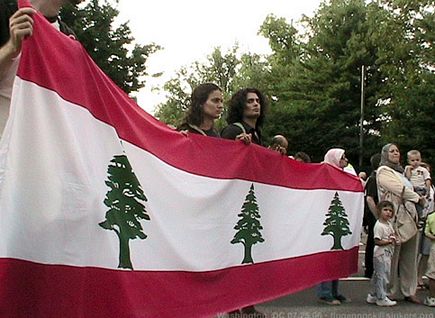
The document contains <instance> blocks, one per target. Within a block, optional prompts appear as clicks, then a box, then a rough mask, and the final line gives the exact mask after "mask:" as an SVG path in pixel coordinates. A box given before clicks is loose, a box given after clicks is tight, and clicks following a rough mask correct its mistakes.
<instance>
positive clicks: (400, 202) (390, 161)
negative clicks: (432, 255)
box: [376, 143, 425, 304]
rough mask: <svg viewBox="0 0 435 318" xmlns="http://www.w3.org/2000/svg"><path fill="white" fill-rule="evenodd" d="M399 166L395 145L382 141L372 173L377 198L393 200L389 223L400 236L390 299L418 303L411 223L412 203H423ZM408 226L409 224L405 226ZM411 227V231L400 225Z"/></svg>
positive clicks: (415, 238) (414, 216)
mask: <svg viewBox="0 0 435 318" xmlns="http://www.w3.org/2000/svg"><path fill="white" fill-rule="evenodd" d="M403 170H404V169H403V168H402V166H401V165H400V151H399V148H398V147H397V145H395V144H391V143H390V144H386V145H385V146H384V147H383V148H382V151H381V163H380V165H379V168H378V170H377V173H376V179H377V184H378V193H379V198H380V200H388V201H390V202H392V203H393V205H394V210H395V217H394V219H393V226H394V227H395V229H397V232H398V234H399V236H401V245H398V246H396V248H395V250H394V254H393V258H392V262H391V278H390V288H391V290H390V295H389V297H390V298H391V299H394V298H396V299H397V297H399V296H400V295H403V296H404V297H405V300H406V301H409V302H412V303H417V304H419V303H420V300H419V299H418V298H417V297H416V295H415V293H416V291H417V255H418V236H417V233H418V231H417V229H416V226H415V224H413V222H416V219H417V211H416V208H415V204H418V203H419V204H421V205H423V206H424V203H425V199H424V197H420V196H419V195H418V194H417V193H416V192H414V190H413V187H412V184H411V183H410V182H409V181H408V180H407V179H406V177H405V176H404V175H403ZM408 226H409V227H408ZM405 227H407V228H411V229H413V228H415V234H413V235H412V231H411V230H409V231H407V233H406V237H405V232H403V231H402V232H401V228H405Z"/></svg>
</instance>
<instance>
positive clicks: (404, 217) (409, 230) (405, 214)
mask: <svg viewBox="0 0 435 318" xmlns="http://www.w3.org/2000/svg"><path fill="white" fill-rule="evenodd" d="M402 194H403V191H402ZM409 204H412V205H414V203H412V202H410V201H406V202H402V204H401V205H402V206H403V209H402V210H400V205H399V206H398V208H397V212H396V219H395V222H394V223H395V224H396V232H397V234H398V236H399V238H400V241H401V242H402V243H405V242H407V241H409V240H410V239H412V238H413V237H414V236H415V235H417V233H418V228H417V220H416V218H415V217H413V216H412V214H411V212H410V211H409V209H408V207H407V205H409ZM414 207H415V205H414Z"/></svg>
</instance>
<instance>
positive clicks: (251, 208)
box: [231, 184, 264, 264]
mask: <svg viewBox="0 0 435 318" xmlns="http://www.w3.org/2000/svg"><path fill="white" fill-rule="evenodd" d="M237 216H238V217H239V218H240V219H239V221H238V222H237V224H236V226H234V229H235V230H237V232H236V234H235V235H234V238H233V239H232V240H231V244H236V243H242V244H243V246H244V247H245V250H244V252H245V255H244V258H243V261H242V264H246V263H254V260H253V259H252V251H251V250H252V245H254V244H257V243H262V242H264V239H263V237H262V235H261V233H260V230H262V229H263V227H262V226H261V224H260V221H259V219H260V218H261V216H260V213H259V210H258V205H257V198H256V197H255V193H254V184H251V188H250V189H249V192H248V194H247V195H246V198H245V202H244V203H243V205H242V209H241V211H240V213H239V214H238V215H237Z"/></svg>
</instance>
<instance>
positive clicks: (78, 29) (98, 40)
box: [61, 0, 161, 93]
mask: <svg viewBox="0 0 435 318" xmlns="http://www.w3.org/2000/svg"><path fill="white" fill-rule="evenodd" d="M111 3H114V5H112V4H111ZM117 4H118V0H114V1H108V0H89V1H88V2H87V3H86V5H85V6H84V7H83V8H78V7H74V6H71V5H66V6H64V8H63V9H62V12H61V17H62V20H63V21H64V22H66V23H67V24H68V25H69V26H71V28H72V29H73V30H74V32H75V33H76V34H77V37H78V39H79V41H80V42H81V43H82V44H83V46H84V47H85V48H86V50H87V52H88V53H89V55H90V56H91V57H92V58H93V60H94V61H95V62H96V63H97V64H98V66H99V67H100V68H101V69H102V70H103V71H104V72H105V73H106V74H107V75H108V76H109V77H110V78H111V79H112V80H113V81H114V82H115V83H116V84H117V85H118V86H119V87H120V88H121V89H123V90H124V91H125V92H126V93H131V92H136V91H138V90H139V89H140V88H142V87H144V85H145V76H147V75H148V73H147V70H146V65H145V64H146V62H147V60H148V58H149V56H150V55H151V54H153V53H155V52H156V51H158V50H160V49H161V47H160V46H158V45H156V44H154V43H151V44H147V45H139V44H134V38H133V36H132V34H131V30H130V28H129V26H128V22H125V23H122V24H120V25H119V26H116V27H115V26H114V20H115V18H116V17H117V16H118V14H119V11H118V10H117V9H116V5H117ZM133 44H134V45H133Z"/></svg>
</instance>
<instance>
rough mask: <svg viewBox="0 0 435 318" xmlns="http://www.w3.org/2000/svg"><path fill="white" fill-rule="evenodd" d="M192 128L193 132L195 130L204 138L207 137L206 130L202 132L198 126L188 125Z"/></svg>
mask: <svg viewBox="0 0 435 318" xmlns="http://www.w3.org/2000/svg"><path fill="white" fill-rule="evenodd" d="M188 125H189V127H190V128H192V129H193V130H195V131H196V132H199V133H200V134H201V135H203V136H207V134H206V133H205V132H204V130H202V129H201V128H199V127H198V126H196V125H193V124H188Z"/></svg>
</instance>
